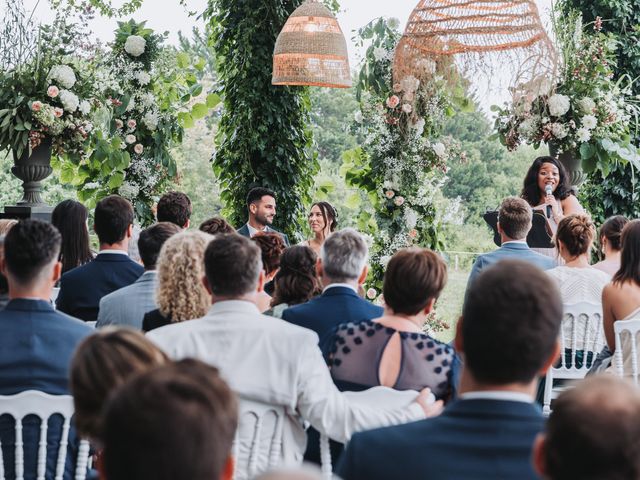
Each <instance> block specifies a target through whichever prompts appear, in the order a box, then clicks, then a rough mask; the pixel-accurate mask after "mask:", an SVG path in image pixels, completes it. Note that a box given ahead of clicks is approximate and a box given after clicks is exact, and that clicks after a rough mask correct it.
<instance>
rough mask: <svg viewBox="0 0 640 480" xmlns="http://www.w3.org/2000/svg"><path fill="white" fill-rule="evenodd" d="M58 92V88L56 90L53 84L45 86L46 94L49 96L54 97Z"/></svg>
mask: <svg viewBox="0 0 640 480" xmlns="http://www.w3.org/2000/svg"><path fill="white" fill-rule="evenodd" d="M59 93H60V90H58V87H56V86H55V85H51V86H50V87H49V88H47V95H49V96H50V97H51V98H56V97H57V96H58V94H59Z"/></svg>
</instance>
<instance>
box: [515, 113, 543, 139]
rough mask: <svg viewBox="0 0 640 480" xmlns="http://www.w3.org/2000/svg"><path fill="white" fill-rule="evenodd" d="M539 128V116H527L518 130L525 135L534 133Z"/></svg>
mask: <svg viewBox="0 0 640 480" xmlns="http://www.w3.org/2000/svg"><path fill="white" fill-rule="evenodd" d="M537 128H538V118H537V117H529V118H526V119H525V120H524V121H523V122H522V123H521V124H520V126H519V127H518V132H520V134H521V135H524V136H525V137H528V136H531V135H533V134H534V133H535V132H536V130H537Z"/></svg>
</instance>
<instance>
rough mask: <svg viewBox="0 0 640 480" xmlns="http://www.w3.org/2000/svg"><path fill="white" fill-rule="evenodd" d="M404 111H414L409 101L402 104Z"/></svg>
mask: <svg viewBox="0 0 640 480" xmlns="http://www.w3.org/2000/svg"><path fill="white" fill-rule="evenodd" d="M402 111H403V112H404V113H406V114H409V113H411V112H413V107H412V106H411V105H409V104H408V103H405V104H404V105H402Z"/></svg>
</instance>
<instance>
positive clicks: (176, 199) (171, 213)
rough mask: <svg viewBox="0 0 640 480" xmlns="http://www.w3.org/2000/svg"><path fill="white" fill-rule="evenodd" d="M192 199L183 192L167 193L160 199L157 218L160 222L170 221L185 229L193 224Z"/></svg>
mask: <svg viewBox="0 0 640 480" xmlns="http://www.w3.org/2000/svg"><path fill="white" fill-rule="evenodd" d="M192 210H193V207H192V206H191V199H190V198H189V197H188V196H187V195H186V194H184V193H182V192H169V193H165V194H164V195H163V196H162V197H160V200H159V201H158V206H157V211H156V218H157V220H158V223H161V222H170V223H173V224H175V225H177V226H178V227H180V228H181V229H183V230H186V229H187V228H189V225H190V224H191V213H192Z"/></svg>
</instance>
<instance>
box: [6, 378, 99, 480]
mask: <svg viewBox="0 0 640 480" xmlns="http://www.w3.org/2000/svg"><path fill="white" fill-rule="evenodd" d="M6 414H8V415H11V416H12V417H13V418H14V419H15V430H16V432H15V433H16V437H15V477H16V480H23V478H24V473H25V472H24V445H23V441H22V421H23V419H24V418H25V417H26V416H28V415H35V416H37V417H38V418H40V419H41V422H40V438H39V442H38V458H37V463H36V468H37V472H36V475H37V477H36V478H37V479H38V480H44V478H45V471H46V463H47V430H48V419H49V418H50V417H51V416H53V415H56V414H57V415H61V416H62V417H63V425H62V435H61V436H60V443H59V445H58V456H57V462H56V470H55V480H62V477H63V475H64V467H65V462H66V459H67V446H68V444H69V429H70V424H71V417H72V416H73V398H72V397H71V395H49V394H46V393H43V392H38V391H35V390H27V391H25V392H21V393H18V394H16V395H0V415H6ZM88 462H89V443H88V442H87V441H86V440H83V441H81V442H80V446H79V450H78V458H77V463H76V473H75V480H84V479H85V477H86V475H87V465H88ZM32 475H33V474H30V475H29V476H32ZM4 478H5V474H4V460H3V458H2V449H0V479H1V480H4Z"/></svg>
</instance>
